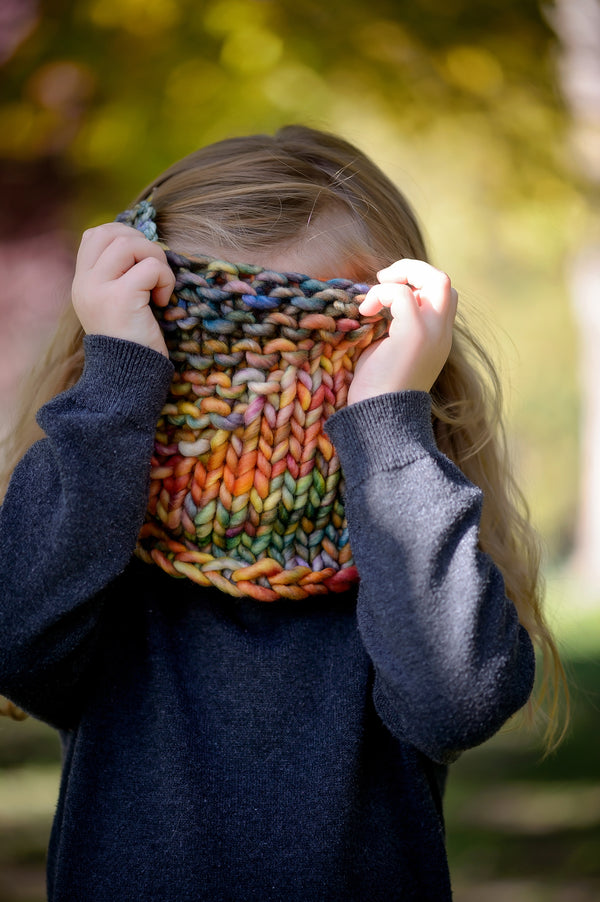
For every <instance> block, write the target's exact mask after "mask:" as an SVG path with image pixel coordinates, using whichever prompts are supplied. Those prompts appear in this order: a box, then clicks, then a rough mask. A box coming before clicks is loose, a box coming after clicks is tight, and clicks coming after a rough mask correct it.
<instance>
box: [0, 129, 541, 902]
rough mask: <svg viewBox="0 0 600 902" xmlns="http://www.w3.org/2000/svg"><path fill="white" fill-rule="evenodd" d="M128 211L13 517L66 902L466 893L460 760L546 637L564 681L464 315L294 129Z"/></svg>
mask: <svg viewBox="0 0 600 902" xmlns="http://www.w3.org/2000/svg"><path fill="white" fill-rule="evenodd" d="M120 218H121V219H122V220H123V221H122V222H115V223H111V224H108V225H104V226H100V227H99V228H96V229H92V230H90V231H88V232H86V233H85V235H84V236H83V239H82V242H81V247H80V251H79V255H78V260H77V267H76V273H75V279H74V283H73V306H74V309H75V311H76V314H77V317H78V321H77V320H76V319H75V318H74V317H73V316H72V315H71V314H69V315H68V322H66V323H63V324H62V327H61V329H60V331H59V335H58V338H57V344H56V345H55V347H54V350H53V351H52V353H51V354H50V357H49V359H48V360H47V361H46V364H45V367H44V369H43V370H42V371H41V372H39V373H38V375H37V377H36V381H37V385H36V386H35V388H36V390H37V391H38V393H39V390H40V387H42V390H43V391H45V392H46V393H47V396H48V397H52V400H50V401H49V402H48V403H46V404H45V406H43V407H42V409H41V410H40V412H39V415H38V420H39V424H40V426H41V428H42V430H43V431H44V433H45V437H44V438H42V439H41V440H40V441H37V442H36V443H34V444H33V445H32V446H31V447H30V448H29V450H28V451H27V453H25V455H24V457H23V459H22V460H21V462H20V463H19V464H18V466H16V468H15V469H14V473H13V475H12V479H11V481H10V485H9V487H8V491H7V493H6V497H5V500H4V504H3V507H2V509H1V511H0V534H1V539H2V547H3V549H4V564H3V573H2V588H1V597H0V629H1V632H2V637H3V641H2V645H1V648H0V691H2V692H4V693H5V694H6V696H7V697H8V698H10V699H11V700H13V702H14V703H15V704H17V705H19V706H21V707H22V708H23V709H25V710H26V711H28V712H29V713H31V714H33V715H34V716H36V717H39V718H41V719H42V720H45V721H47V722H48V723H49V724H51V725H53V726H54V727H56V728H57V729H58V730H60V734H61V738H62V741H63V746H64V764H63V778H62V784H61V789H60V799H59V803H58V808H57V812H56V817H55V821H54V827H53V832H52V837H51V843H50V850H49V860H48V894H49V898H50V900H54V902H57V900H70V902H72V900H82V902H83V900H85V902H96V900H98V902H100V900H106V902H119V900H127V902H131V900H144V902H146V900H157V902H168V900H173V902H183V900H233V899H239V900H260V902H267V900H284V899H285V900H288V902H292V900H298V902H299V900H303V902H304V900H328V902H333V900H367V899H368V900H386V902H389V900H396V899H398V900H400V899H402V900H408V899H414V900H432V902H434V900H435V902H442V900H444V899H450V898H451V890H450V881H449V876H448V868H447V861H446V854H445V849H444V827H443V817H442V795H443V789H444V781H445V777H446V769H447V766H448V764H449V763H451V762H452V761H454V760H455V759H456V757H457V756H458V755H459V754H460V752H461V751H463V750H464V749H467V748H469V747H472V746H474V745H476V744H478V743H481V742H483V741H484V740H485V739H487V738H488V737H490V736H492V734H494V733H495V732H496V731H497V730H498V729H499V728H500V727H501V726H502V724H503V723H505V721H506V720H507V719H508V718H509V717H511V716H512V715H513V714H514V713H515V712H516V711H517V710H518V709H520V708H521V707H522V706H523V705H524V704H525V703H526V702H527V700H528V698H529V696H530V693H531V690H532V684H533V678H534V653H533V647H532V640H533V641H535V642H536V643H537V644H539V645H540V647H541V648H542V650H544V651H546V652H549V655H550V659H552V657H553V656H554V660H555V661H557V660H558V659H557V657H556V652H555V648H554V645H553V642H552V639H551V637H550V635H549V633H548V631H547V629H546V626H545V624H544V620H543V617H542V614H541V611H540V608H539V602H538V589H537V563H538V561H537V553H536V546H535V543H534V541H533V538H532V534H531V532H530V529H529V527H528V524H527V522H526V520H524V519H523V518H522V517H521V515H520V514H519V513H518V508H517V502H515V501H514V500H513V499H514V497H515V494H514V487H513V485H512V483H511V481H510V478H509V475H508V473H509V471H508V466H507V463H506V461H505V457H504V455H503V452H502V449H501V447H500V446H499V444H498V441H497V439H495V438H494V435H493V431H492V427H491V425H490V418H493V417H494V416H495V412H494V411H493V410H492V411H491V413H490V412H489V410H488V402H487V400H486V397H485V391H484V385H485V384H486V383H485V380H484V379H483V378H482V377H480V376H479V375H478V374H477V371H476V368H475V366H474V363H473V359H474V357H476V356H479V357H482V356H483V355H482V353H481V352H480V351H479V349H478V348H477V345H476V344H475V342H474V341H473V340H472V338H471V337H470V335H469V333H468V331H467V330H466V328H465V327H464V326H458V325H456V324H455V323H454V320H455V311H456V302H457V296H456V292H455V290H454V289H453V288H452V286H451V283H450V280H449V279H448V277H447V276H446V275H445V274H443V273H440V272H439V271H437V270H436V269H434V268H433V267H432V266H430V265H429V264H428V263H427V262H426V259H427V257H426V252H425V249H424V246H423V241H422V238H421V235H420V233H419V229H418V226H417V224H416V222H415V219H414V216H413V214H412V212H411V210H410V208H409V207H408V205H407V203H406V201H405V200H404V198H403V197H402V196H401V195H400V194H399V193H398V191H397V189H396V188H395V187H394V186H393V185H392V184H391V183H390V182H389V181H388V180H387V179H386V178H385V176H384V175H383V174H382V173H381V172H380V171H379V169H378V168H377V167H376V166H375V165H374V164H373V163H372V162H371V161H369V160H368V159H367V158H366V157H364V156H363V155H362V154H361V153H360V152H359V151H358V150H356V149H355V148H354V147H352V146H350V145H349V144H347V143H346V142H344V141H342V140H340V139H338V138H336V137H333V136H330V135H326V134H323V133H320V132H317V131H314V130H311V129H307V128H302V127H288V128H285V129H282V130H281V131H279V132H278V133H277V134H276V135H275V136H274V137H272V138H271V137H267V136H262V135H259V136H254V137H249V138H239V139H233V140H227V141H223V142H220V143H217V144H215V145H212V146H210V147H207V148H204V149H203V150H200V151H198V152H197V153H195V154H192V155H191V156H190V157H188V158H186V159H184V160H182V161H181V162H179V163H177V164H176V165H175V166H173V167H172V168H171V169H169V170H168V171H167V172H166V173H164V174H163V175H162V176H160V177H159V178H158V179H157V180H156V181H155V182H154V183H153V184H152V185H151V186H149V188H148V189H146V191H144V192H143V194H142V195H141V197H140V199H139V201H138V202H137V204H136V205H135V206H134V207H133V208H132V210H131V211H128V212H127V213H126V214H124V215H123V216H122V217H120ZM132 226H133V227H134V228H132ZM165 248H166V249H167V250H165ZM223 261H225V262H223ZM227 261H232V262H231V263H229V262H227ZM393 261H396V262H393ZM303 273H308V274H310V276H311V277H312V278H309V277H307V276H304V275H302V274H303ZM325 281H326V283H327V284H323V283H324V282H325ZM363 283H368V284H369V285H371V286H372V287H371V288H370V290H368V291H367V286H366V285H364V284H363ZM174 286H175V294H174V295H173V296H172V293H173V289H174ZM150 300H151V302H152V304H150V303H149V302H150ZM79 322H80V323H81V326H80V325H79ZM159 322H160V324H161V326H162V328H161V327H159ZM81 328H82V329H83V331H84V332H85V333H86V337H85V340H83V341H82V334H81ZM167 345H168V346H169V347H168V349H167ZM82 346H83V347H85V361H84V360H83V351H82ZM169 354H170V357H171V360H169ZM174 368H175V370H174ZM352 370H354V374H353V377H352V379H351V371H352ZM169 386H171V387H170V388H169ZM65 389H66V390H65ZM63 390H65V391H63ZM60 391H62V393H60V394H58V392H60ZM38 398H39V394H38ZM165 401H166V403H165ZM33 403H34V402H33V401H31V402H30V406H31V404H33ZM161 410H162V413H161ZM27 416H28V415H27V413H25V414H24V416H23V419H22V422H21V425H20V426H19V428H18V430H17V431H16V433H15V436H14V448H13V457H14V459H15V460H16V459H17V458H18V457H21V456H22V455H23V453H24V452H25V450H26V448H27V446H28V445H29V444H31V442H32V441H33V435H32V432H31V429H30V427H29V426H28V425H27V424H28V419H27ZM157 421H158V427H157V425H156V424H157ZM323 423H325V425H324V427H323ZM28 430H29V431H28ZM155 432H156V435H155ZM334 448H335V451H334ZM338 455H339V457H338ZM340 462H341V468H342V471H343V474H344V483H342V480H341V478H340V476H341V473H340ZM150 468H151V470H152V472H151V483H150V490H149V488H148V482H149V471H150ZM342 490H343V491H342ZM482 490H483V495H482ZM482 497H483V499H484V500H483V505H482ZM348 538H349V540H350V543H349V544H348ZM134 552H135V554H134ZM493 561H494V562H495V563H494V562H493ZM359 575H360V580H359V579H358V577H359ZM267 602H270V603H267ZM556 666H557V667H558V666H559V665H558V664H556Z"/></svg>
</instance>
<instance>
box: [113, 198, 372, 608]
mask: <svg viewBox="0 0 600 902" xmlns="http://www.w3.org/2000/svg"><path fill="white" fill-rule="evenodd" d="M154 216H155V211H154V208H153V207H152V204H151V202H149V201H142V202H141V203H140V204H138V205H137V206H136V207H135V208H133V209H132V210H128V211H126V212H125V213H122V214H121V215H120V216H119V217H118V219H119V221H121V222H126V223H128V224H129V225H132V226H134V227H135V228H138V229H139V230H140V231H142V232H143V233H144V234H145V235H146V237H147V238H149V239H150V240H153V241H156V240H158V237H157V230H156V224H155V222H154ZM163 247H164V244H163ZM165 251H166V254H167V259H168V261H169V264H170V266H171V268H172V269H173V271H174V273H175V276H176V284H175V289H174V292H173V295H172V297H171V300H170V302H169V305H168V306H167V307H165V308H161V307H156V306H154V305H153V312H154V314H155V316H156V318H157V320H158V322H159V324H160V326H161V328H162V331H163V334H164V337H165V340H166V344H167V348H168V351H169V356H170V358H171V361H172V362H173V364H174V367H175V374H174V378H173V381H172V384H171V387H170V393H169V397H168V399H167V402H166V404H165V407H164V409H163V411H162V414H161V417H160V419H159V421H158V424H157V429H156V437H155V451H154V456H153V459H152V469H151V486H150V498H149V503H148V510H147V515H146V522H145V523H144V526H143V527H142V530H141V532H140V535H139V540H138V545H137V549H136V554H137V555H138V556H139V557H140V558H142V559H143V560H144V561H146V562H147V563H154V564H157V565H158V566H159V567H161V568H162V569H163V570H165V571H166V572H167V573H169V574H170V575H172V576H175V577H187V578H189V579H191V580H193V581H194V582H196V583H199V584H200V585H202V586H215V587H217V588H218V589H220V590H222V591H223V592H227V593H229V594H230V595H235V596H250V597H252V598H254V599H257V600H259V601H276V600H277V599H279V598H291V599H302V598H306V597H307V596H309V595H315V594H322V593H326V592H342V591H344V590H346V589H347V588H348V587H349V586H350V585H351V584H352V583H353V582H355V581H356V580H357V579H358V573H357V570H356V567H355V566H354V563H353V559H352V552H351V549H350V545H349V542H348V530H347V525H346V519H345V515H344V508H343V501H342V496H343V477H342V472H341V469H340V463H339V459H338V456H337V454H336V452H335V449H334V448H333V446H332V444H331V442H330V441H329V438H328V437H327V435H326V434H325V432H324V430H323V424H324V423H325V421H326V420H327V418H328V417H329V416H330V415H331V414H332V413H333V412H334V411H336V410H338V409H339V408H341V407H343V406H344V405H345V403H346V397H347V393H348V386H349V383H350V381H351V378H352V372H353V368H354V364H355V362H356V359H357V358H358V356H359V354H360V352H361V351H362V350H363V349H364V348H365V347H367V345H369V344H370V343H371V342H372V341H374V340H376V339H378V338H380V337H381V336H383V335H384V334H385V332H386V331H387V326H388V323H387V317H386V316H385V315H380V316H376V317H363V316H360V315H359V313H358V305H359V304H360V302H361V300H362V299H363V297H364V295H365V293H366V291H367V290H368V286H367V285H363V284H353V283H352V282H351V281H349V280H347V279H330V280H328V281H326V282H323V281H319V280H317V279H311V278H309V277H308V276H306V275H302V274H300V273H292V272H285V273H284V272H271V271H268V270H265V269H262V268H261V267H259V266H252V265H244V264H233V263H227V262H224V261H221V260H214V259H211V258H209V257H202V256H199V257H193V258H192V257H183V256H181V255H179V254H176V253H173V252H172V251H171V250H169V249H168V248H166V247H165Z"/></svg>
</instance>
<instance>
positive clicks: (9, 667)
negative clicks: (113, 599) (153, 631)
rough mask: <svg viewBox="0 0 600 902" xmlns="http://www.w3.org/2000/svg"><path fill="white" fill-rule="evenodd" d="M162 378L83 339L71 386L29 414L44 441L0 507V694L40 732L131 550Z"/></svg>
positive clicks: (140, 355) (124, 350) (153, 356)
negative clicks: (39, 722) (81, 360)
mask: <svg viewBox="0 0 600 902" xmlns="http://www.w3.org/2000/svg"><path fill="white" fill-rule="evenodd" d="M171 376H172V365H171V363H170V362H169V361H168V360H167V359H166V358H165V357H163V356H162V355H161V354H158V353H157V352H156V351H153V350H151V349H149V348H146V347H144V346H142V345H137V344H134V343H132V342H127V341H122V340H120V339H112V338H107V337H105V336H99V335H95V336H88V337H87V338H86V339H85V365H84V370H83V374H82V376H81V378H80V380H79V381H78V383H77V384H76V385H75V386H74V387H73V388H72V389H70V390H69V391H66V392H64V393H63V394H61V395H58V396H57V397H55V398H53V399H52V400H51V401H50V402H49V403H48V404H46V405H45V406H44V407H43V408H42V409H41V410H40V411H39V414H38V422H39V424H40V426H41V427H42V429H43V430H44V432H45V437H44V438H42V439H41V440H40V441H39V442H37V443H36V444H35V445H34V446H33V447H32V448H31V449H30V450H29V451H28V452H27V454H26V455H25V456H24V458H23V459H22V460H21V462H20V463H19V464H18V465H17V467H16V469H15V471H14V473H13V476H12V479H11V482H10V484H9V488H8V491H7V494H6V497H5V500H4V503H3V505H2V507H1V508H0V547H2V575H1V578H0V635H1V636H2V641H1V643H0V693H3V694H5V695H6V696H8V697H9V698H11V699H12V700H13V701H15V702H16V703H17V704H18V705H20V706H21V707H23V708H25V710H28V711H30V713H33V714H35V715H36V716H38V717H40V718H42V719H45V720H48V721H49V722H51V723H58V724H60V723H61V721H64V720H65V719H68V717H69V705H70V704H75V701H74V699H75V693H76V687H77V685H78V683H79V679H80V676H81V673H82V672H83V670H84V669H85V666H86V663H87V660H88V658H89V655H90V654H91V650H92V648H93V639H94V633H95V628H96V627H97V624H98V620H99V616H100V612H101V608H102V594H103V593H102V590H103V589H105V587H106V586H108V585H109V583H110V582H111V581H112V580H113V579H115V577H117V576H118V575H119V574H120V573H121V572H122V571H123V570H124V568H125V566H126V565H127V563H128V561H129V559H130V557H131V554H132V552H133V550H134V548H135V544H136V539H137V534H138V532H139V529H140V526H141V524H142V522H143V519H144V514H145V508H146V503H147V492H148V484H149V470H150V459H151V454H152V447H153V438H154V431H155V427H156V422H157V420H158V417H159V415H160V411H161V408H162V405H163V403H164V400H165V397H166V393H167V390H168V386H169V382H170V379H171ZM59 709H60V710H59Z"/></svg>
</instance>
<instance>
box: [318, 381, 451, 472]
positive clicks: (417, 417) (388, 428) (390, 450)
mask: <svg viewBox="0 0 600 902" xmlns="http://www.w3.org/2000/svg"><path fill="white" fill-rule="evenodd" d="M325 431H326V432H327V434H328V435H329V437H330V438H331V441H332V442H333V444H334V447H335V449H336V451H337V453H338V455H339V458H340V461H341V464H342V469H343V470H344V477H345V479H346V483H347V485H351V484H356V483H360V482H362V481H363V480H364V479H366V478H368V477H369V476H371V475H372V474H373V473H378V472H382V471H388V470H393V469H397V468H398V467H404V466H406V465H407V464H410V463H413V462H414V461H415V460H419V459H420V458H422V457H426V456H428V455H430V454H436V453H439V452H438V450H437V446H436V444H435V438H434V435H433V428H432V424H431V397H430V395H429V394H428V393H427V392H418V391H407V392H398V393H393V394H384V395H378V396H377V397H375V398H367V399H366V400H364V401H359V402H358V403H356V404H351V405H350V406H348V407H345V408H343V409H342V410H339V411H337V413H335V414H333V416H331V417H330V418H329V419H328V420H327V422H326V423H325Z"/></svg>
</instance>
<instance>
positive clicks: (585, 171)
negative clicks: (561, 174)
mask: <svg viewBox="0 0 600 902" xmlns="http://www.w3.org/2000/svg"><path fill="white" fill-rule="evenodd" d="M550 16H551V19H552V24H553V26H554V29H555V31H556V33H557V35H558V38H559V40H560V56H559V60H558V73H559V78H560V84H561V88H562V92H563V95H564V97H565V100H566V103H567V107H568V111H569V113H570V121H571V129H570V143H571V150H572V155H573V161H574V164H575V166H576V167H577V169H578V172H579V174H580V175H581V176H582V177H583V180H584V183H587V185H588V186H589V192H588V201H589V217H590V223H589V228H588V230H587V234H588V239H587V241H585V242H584V243H583V246H582V247H581V248H580V251H579V253H578V254H577V255H576V256H575V259H574V261H573V266H572V273H571V284H570V288H571V291H572V298H573V310H574V314H575V319H576V322H577V325H578V329H579V343H580V378H581V467H580V499H579V507H578V521H577V524H576V529H575V545H574V549H573V563H574V565H575V568H576V570H577V572H578V575H579V576H580V577H581V578H582V580H583V581H584V582H585V583H586V584H587V585H588V587H589V588H590V589H592V590H594V591H598V590H600V207H599V204H598V197H599V195H600V0H555V4H554V8H553V10H552V11H551V12H550Z"/></svg>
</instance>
